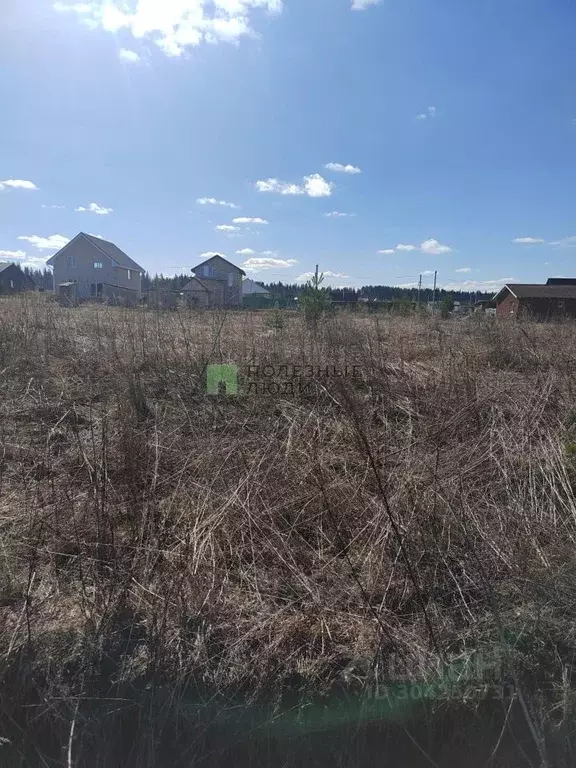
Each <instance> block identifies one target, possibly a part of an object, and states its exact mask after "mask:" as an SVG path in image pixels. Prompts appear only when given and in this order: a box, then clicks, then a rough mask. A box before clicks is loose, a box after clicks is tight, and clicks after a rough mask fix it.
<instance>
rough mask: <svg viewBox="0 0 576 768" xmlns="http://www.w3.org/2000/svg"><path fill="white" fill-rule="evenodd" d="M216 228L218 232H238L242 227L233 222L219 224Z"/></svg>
mask: <svg viewBox="0 0 576 768" xmlns="http://www.w3.org/2000/svg"><path fill="white" fill-rule="evenodd" d="M214 229H215V230H217V231H218V232H238V230H239V229H240V227H234V226H232V224H218V226H217V227H214Z"/></svg>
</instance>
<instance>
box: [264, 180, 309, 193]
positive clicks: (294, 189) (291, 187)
mask: <svg viewBox="0 0 576 768" xmlns="http://www.w3.org/2000/svg"><path fill="white" fill-rule="evenodd" d="M255 187H256V189H257V190H258V191H259V192H279V193H280V194H281V195H303V194H305V190H304V188H303V187H300V186H298V184H289V183H288V182H287V181H279V180H278V179H265V180H264V181H257V182H256V184H255Z"/></svg>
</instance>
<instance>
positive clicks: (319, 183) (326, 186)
mask: <svg viewBox="0 0 576 768" xmlns="http://www.w3.org/2000/svg"><path fill="white" fill-rule="evenodd" d="M333 187H334V185H333V184H332V183H331V182H329V181H326V180H325V179H323V178H322V176H320V174H319V173H313V174H312V175H311V176H305V177H304V190H305V192H306V194H307V195H308V196H309V197H330V195H331V194H332V189H333Z"/></svg>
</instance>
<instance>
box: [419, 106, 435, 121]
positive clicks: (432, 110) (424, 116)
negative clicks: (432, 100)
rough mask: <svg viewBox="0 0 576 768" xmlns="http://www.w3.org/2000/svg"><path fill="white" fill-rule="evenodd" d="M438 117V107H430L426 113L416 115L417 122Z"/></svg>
mask: <svg viewBox="0 0 576 768" xmlns="http://www.w3.org/2000/svg"><path fill="white" fill-rule="evenodd" d="M434 117H436V107H428V109H427V110H426V112H421V113H420V114H419V115H416V120H428V119H432V118H434Z"/></svg>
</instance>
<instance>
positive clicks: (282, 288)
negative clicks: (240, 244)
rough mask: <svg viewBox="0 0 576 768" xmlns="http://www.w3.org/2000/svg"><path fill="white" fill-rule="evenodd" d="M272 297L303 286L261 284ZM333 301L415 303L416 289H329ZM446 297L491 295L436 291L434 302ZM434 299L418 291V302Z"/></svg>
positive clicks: (290, 294) (295, 292) (461, 298)
mask: <svg viewBox="0 0 576 768" xmlns="http://www.w3.org/2000/svg"><path fill="white" fill-rule="evenodd" d="M261 285H263V286H264V287H265V288H266V289H267V290H268V291H270V293H271V294H273V296H275V297H277V298H282V299H291V298H294V297H296V296H298V295H299V294H300V293H301V292H302V288H303V286H302V285H301V284H298V283H294V284H288V283H261ZM330 295H331V297H332V300H333V301H338V300H339V299H340V300H341V301H355V300H357V299H358V298H360V297H362V298H366V299H372V300H376V301H416V300H417V299H418V289H417V288H398V287H396V286H393V285H364V286H362V287H361V288H341V289H330ZM447 296H450V297H452V299H454V301H461V302H470V301H478V300H479V299H490V298H492V296H493V293H486V292H483V291H445V290H443V289H439V288H437V289H436V301H438V302H441V301H442V299H444V298H446V297H447ZM433 298H434V296H433V290H432V288H421V289H420V301H421V302H422V303H426V302H427V301H432V299H433Z"/></svg>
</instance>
